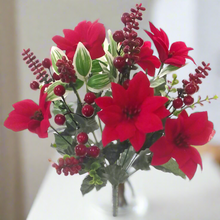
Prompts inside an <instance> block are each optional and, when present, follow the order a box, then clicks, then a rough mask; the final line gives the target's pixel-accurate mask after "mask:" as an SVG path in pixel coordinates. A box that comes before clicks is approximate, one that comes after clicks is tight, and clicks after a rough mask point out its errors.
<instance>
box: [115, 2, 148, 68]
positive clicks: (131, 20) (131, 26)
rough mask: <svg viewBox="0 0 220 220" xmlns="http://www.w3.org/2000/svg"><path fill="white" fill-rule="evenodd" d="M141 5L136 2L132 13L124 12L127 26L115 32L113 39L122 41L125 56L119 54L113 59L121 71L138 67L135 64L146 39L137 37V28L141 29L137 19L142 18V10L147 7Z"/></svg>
mask: <svg viewBox="0 0 220 220" xmlns="http://www.w3.org/2000/svg"><path fill="white" fill-rule="evenodd" d="M141 5H142V4H140V5H138V4H136V9H134V8H132V9H131V13H124V14H123V15H122V17H121V21H122V22H123V23H124V25H125V27H124V28H123V30H119V31H116V32H115V33H114V34H113V39H114V40H115V41H116V42H117V43H121V48H122V49H123V52H124V55H123V57H121V56H118V57H116V58H115V59H114V61H113V64H114V66H115V67H116V68H117V69H118V70H119V71H120V72H122V71H123V70H124V69H125V68H126V67H129V68H130V69H136V67H135V66H134V64H135V63H136V62H137V61H138V60H139V56H138V54H139V53H140V48H141V46H142V45H143V43H144V41H143V40H142V39H141V38H140V37H137V35H138V34H137V32H136V31H135V30H138V29H139V22H138V21H137V20H142V13H141V12H140V11H145V8H144V7H142V6H141Z"/></svg>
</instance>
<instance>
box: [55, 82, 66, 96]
mask: <svg viewBox="0 0 220 220" xmlns="http://www.w3.org/2000/svg"><path fill="white" fill-rule="evenodd" d="M53 91H54V94H55V95H57V96H63V95H64V93H65V92H66V89H65V88H64V86H62V85H58V86H56V87H55V88H54V90H53Z"/></svg>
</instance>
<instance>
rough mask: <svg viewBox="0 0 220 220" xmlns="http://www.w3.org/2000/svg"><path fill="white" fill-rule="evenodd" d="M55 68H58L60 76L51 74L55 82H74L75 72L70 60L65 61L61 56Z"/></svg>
mask: <svg viewBox="0 0 220 220" xmlns="http://www.w3.org/2000/svg"><path fill="white" fill-rule="evenodd" d="M56 66H57V67H58V72H59V73H60V74H59V75H57V74H56V73H54V74H53V78H54V79H55V80H61V81H62V82H65V83H70V82H76V75H75V73H76V71H75V70H74V67H73V62H72V61H71V60H67V59H66V57H65V56H63V57H62V59H61V60H57V62H56Z"/></svg>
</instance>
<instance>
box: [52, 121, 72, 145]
mask: <svg viewBox="0 0 220 220" xmlns="http://www.w3.org/2000/svg"><path fill="white" fill-rule="evenodd" d="M50 127H51V128H52V129H53V130H54V131H55V132H56V133H57V134H58V135H59V136H60V137H61V138H63V140H64V141H66V143H68V144H69V145H70V147H72V144H71V143H70V142H69V141H68V140H67V139H66V138H64V137H63V136H62V135H61V134H60V133H59V132H58V131H57V130H56V129H55V128H54V127H53V126H52V125H50Z"/></svg>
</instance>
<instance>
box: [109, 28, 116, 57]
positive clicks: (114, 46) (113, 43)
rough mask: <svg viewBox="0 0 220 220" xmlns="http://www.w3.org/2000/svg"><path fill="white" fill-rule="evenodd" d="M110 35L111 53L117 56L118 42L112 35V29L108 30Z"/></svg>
mask: <svg viewBox="0 0 220 220" xmlns="http://www.w3.org/2000/svg"><path fill="white" fill-rule="evenodd" d="M108 37H109V41H110V53H111V55H112V56H113V57H116V56H117V55H118V54H117V43H116V42H115V41H114V39H113V37H112V32H111V30H108Z"/></svg>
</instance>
